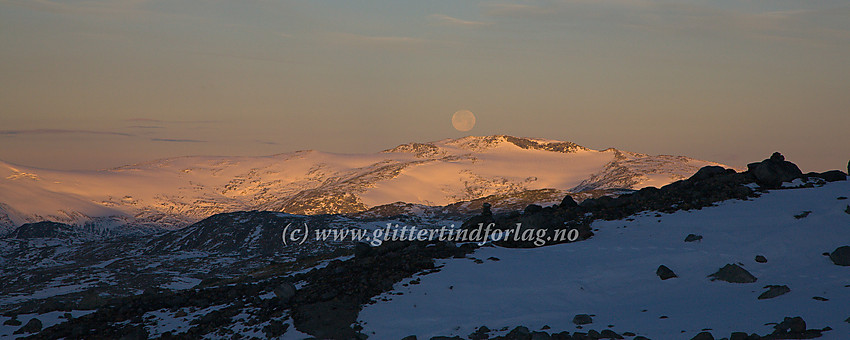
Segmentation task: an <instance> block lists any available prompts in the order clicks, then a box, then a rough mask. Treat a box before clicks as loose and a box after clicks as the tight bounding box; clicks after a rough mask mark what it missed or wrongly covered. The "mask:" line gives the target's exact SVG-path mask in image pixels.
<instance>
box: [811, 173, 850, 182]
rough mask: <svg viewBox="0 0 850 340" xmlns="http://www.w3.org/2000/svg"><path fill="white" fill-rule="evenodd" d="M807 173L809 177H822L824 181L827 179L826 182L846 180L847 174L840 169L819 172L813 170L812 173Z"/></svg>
mask: <svg viewBox="0 0 850 340" xmlns="http://www.w3.org/2000/svg"><path fill="white" fill-rule="evenodd" d="M807 175H808V176H809V177H817V178H821V179H823V180H824V181H827V182H838V181H846V180H847V174H845V173H844V171H841V170H830V171H827V172H821V173H817V172H814V173H809V174H807Z"/></svg>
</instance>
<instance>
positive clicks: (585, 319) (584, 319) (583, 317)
mask: <svg viewBox="0 0 850 340" xmlns="http://www.w3.org/2000/svg"><path fill="white" fill-rule="evenodd" d="M573 323H574V324H576V325H586V324H589V323H593V318H591V317H590V315H587V314H578V315H576V316H574V317H573Z"/></svg>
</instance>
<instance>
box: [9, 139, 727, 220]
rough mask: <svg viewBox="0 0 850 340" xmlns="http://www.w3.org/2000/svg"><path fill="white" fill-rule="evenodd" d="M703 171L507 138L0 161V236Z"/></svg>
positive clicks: (660, 180) (349, 207) (434, 200)
mask: <svg viewBox="0 0 850 340" xmlns="http://www.w3.org/2000/svg"><path fill="white" fill-rule="evenodd" d="M706 165H719V164H717V163H713V162H708V161H701V160H696V159H692V158H688V157H682V156H665V155H662V156H651V155H646V154H640V153H634V152H628V151H621V150H617V149H606V150H601V151H598V150H592V149H588V148H586V147H583V146H581V145H578V144H575V143H572V142H565V141H557V140H548V139H540V138H520V137H513V136H504V135H497V136H483V137H474V136H471V137H464V138H459V139H444V140H440V141H435V142H428V143H409V144H403V145H399V146H396V147H394V148H391V149H388V150H384V151H382V152H378V153H370V154H334V153H325V152H319V151H297V152H292V153H284V154H278V155H272V156H264V157H201V156H192V157H177V158H168V159H162V160H156V161H151V162H146V163H139V164H134V165H128V166H123V167H119V168H114V169H108V170H98V171H54V170H43V169H35V168H28V167H22V166H15V165H10V164H7V163H0V232H5V231H8V230H10V229H11V228H14V227H16V226H19V225H21V224H24V223H30V222H37V221H41V220H50V221H56V222H63V223H69V224H77V225H82V224H87V225H90V226H91V225H95V226H97V225H101V226H104V227H115V226H125V227H126V226H133V227H145V226H148V227H164V228H179V227H182V226H185V225H187V224H189V223H193V222H196V221H198V220H200V219H202V218H205V217H207V216H210V215H212V214H216V213H223V212H232V211H240V210H270V211H279V212H287V213H292V214H306V215H314V214H333V213H357V212H362V211H365V210H367V209H370V208H373V207H377V206H381V205H386V204H391V203H395V202H406V203H412V204H422V205H430V206H443V205H448V204H451V203H455V202H459V201H468V200H474V199H479V198H482V197H486V196H490V195H510V194H517V193H522V192H526V191H529V190H540V189H555V190H558V191H559V195H560V194H561V193H564V192H581V191H587V190H594V189H614V188H623V189H640V188H642V187H646V186H662V185H665V184H667V183H670V182H673V181H676V180H679V179H682V178H685V177H688V176H690V175H692V174H693V173H695V172H696V171H697V170H698V169H700V168H701V167H703V166H706ZM561 197H563V196H562V195H561Z"/></svg>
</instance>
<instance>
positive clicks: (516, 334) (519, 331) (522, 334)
mask: <svg viewBox="0 0 850 340" xmlns="http://www.w3.org/2000/svg"><path fill="white" fill-rule="evenodd" d="M505 337H506V338H508V339H529V338H531V331H530V330H528V327H525V326H517V327H516V328H514V329H513V330H511V331H510V332H508V334H506V335H505Z"/></svg>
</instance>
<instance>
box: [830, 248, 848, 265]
mask: <svg viewBox="0 0 850 340" xmlns="http://www.w3.org/2000/svg"><path fill="white" fill-rule="evenodd" d="M829 259H830V260H832V263H835V264H836V265H839V266H850V246H841V247H838V248H836V249H835V250H834V251H832V253H830V254H829Z"/></svg>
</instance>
